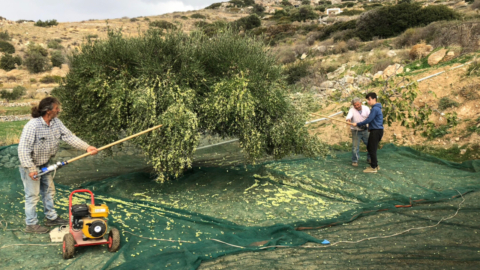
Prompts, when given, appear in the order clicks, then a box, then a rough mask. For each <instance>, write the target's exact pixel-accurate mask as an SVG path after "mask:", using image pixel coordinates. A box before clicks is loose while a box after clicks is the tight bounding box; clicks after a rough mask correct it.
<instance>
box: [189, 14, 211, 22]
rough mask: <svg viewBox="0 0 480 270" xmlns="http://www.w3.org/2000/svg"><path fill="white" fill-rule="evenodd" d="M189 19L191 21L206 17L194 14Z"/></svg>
mask: <svg viewBox="0 0 480 270" xmlns="http://www.w3.org/2000/svg"><path fill="white" fill-rule="evenodd" d="M190 18H192V19H202V20H203V19H206V18H207V17H206V16H205V15H202V14H200V13H194V14H192V15H191V16H190Z"/></svg>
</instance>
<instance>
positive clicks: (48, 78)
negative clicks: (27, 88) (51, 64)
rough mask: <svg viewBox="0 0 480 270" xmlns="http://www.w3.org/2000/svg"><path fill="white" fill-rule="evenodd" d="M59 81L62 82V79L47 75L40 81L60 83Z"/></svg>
mask: <svg viewBox="0 0 480 270" xmlns="http://www.w3.org/2000/svg"><path fill="white" fill-rule="evenodd" d="M61 81H62V77H60V76H51V75H47V76H45V77H43V78H41V79H40V82H41V83H60V82H61Z"/></svg>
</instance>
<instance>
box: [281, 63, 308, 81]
mask: <svg viewBox="0 0 480 270" xmlns="http://www.w3.org/2000/svg"><path fill="white" fill-rule="evenodd" d="M309 67H310V63H308V62H306V61H302V62H300V63H298V64H295V65H293V66H291V67H289V68H287V69H286V70H285V75H286V76H287V79H286V80H287V83H288V84H295V83H296V82H298V81H300V79H301V78H303V77H306V76H307V75H309V74H310V72H309V70H308V68H309Z"/></svg>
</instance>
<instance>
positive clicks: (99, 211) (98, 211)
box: [95, 208, 105, 213]
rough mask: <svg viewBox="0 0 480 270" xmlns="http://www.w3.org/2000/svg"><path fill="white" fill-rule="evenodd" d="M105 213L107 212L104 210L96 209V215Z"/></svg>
mask: <svg viewBox="0 0 480 270" xmlns="http://www.w3.org/2000/svg"><path fill="white" fill-rule="evenodd" d="M103 212H105V209H104V208H100V209H95V213H103Z"/></svg>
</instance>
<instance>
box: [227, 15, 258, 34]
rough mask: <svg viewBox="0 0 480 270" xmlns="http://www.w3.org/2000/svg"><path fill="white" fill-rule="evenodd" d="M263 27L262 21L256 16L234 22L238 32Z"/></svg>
mask: <svg viewBox="0 0 480 270" xmlns="http://www.w3.org/2000/svg"><path fill="white" fill-rule="evenodd" d="M261 25H262V21H261V20H260V18H259V17H258V16H257V15H256V14H252V15H250V16H247V17H243V18H240V19H238V20H236V21H234V22H232V26H233V28H234V29H236V30H242V29H243V30H250V29H253V28H255V27H259V26H261Z"/></svg>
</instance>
